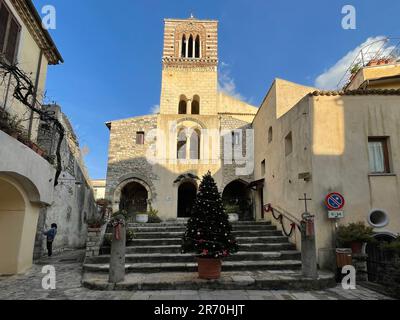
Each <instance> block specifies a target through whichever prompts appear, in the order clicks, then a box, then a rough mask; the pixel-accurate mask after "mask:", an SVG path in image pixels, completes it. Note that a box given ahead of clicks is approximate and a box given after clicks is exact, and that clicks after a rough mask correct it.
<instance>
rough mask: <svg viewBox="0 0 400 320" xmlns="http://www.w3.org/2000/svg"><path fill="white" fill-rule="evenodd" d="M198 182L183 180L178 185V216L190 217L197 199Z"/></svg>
mask: <svg viewBox="0 0 400 320" xmlns="http://www.w3.org/2000/svg"><path fill="white" fill-rule="evenodd" d="M196 194H197V184H196V182H194V181H192V180H185V181H183V182H182V183H181V184H180V185H179V187H178V214H177V216H178V218H190V216H191V211H192V206H193V203H194V201H195V199H196Z"/></svg>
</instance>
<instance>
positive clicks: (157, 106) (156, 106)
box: [151, 104, 160, 114]
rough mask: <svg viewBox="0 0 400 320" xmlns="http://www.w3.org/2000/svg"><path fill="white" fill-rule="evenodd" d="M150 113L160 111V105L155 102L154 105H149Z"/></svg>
mask: <svg viewBox="0 0 400 320" xmlns="http://www.w3.org/2000/svg"><path fill="white" fill-rule="evenodd" d="M151 113H153V114H157V113H160V105H158V104H155V105H154V106H152V107H151Z"/></svg>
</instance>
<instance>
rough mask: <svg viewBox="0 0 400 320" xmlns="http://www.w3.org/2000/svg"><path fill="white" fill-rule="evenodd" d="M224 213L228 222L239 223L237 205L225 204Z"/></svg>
mask: <svg viewBox="0 0 400 320" xmlns="http://www.w3.org/2000/svg"><path fill="white" fill-rule="evenodd" d="M225 212H226V213H227V214H228V219H229V221H230V222H236V221H239V212H240V207H239V205H232V204H227V205H225Z"/></svg>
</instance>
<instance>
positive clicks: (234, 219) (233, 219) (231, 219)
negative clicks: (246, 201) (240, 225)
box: [228, 213, 239, 222]
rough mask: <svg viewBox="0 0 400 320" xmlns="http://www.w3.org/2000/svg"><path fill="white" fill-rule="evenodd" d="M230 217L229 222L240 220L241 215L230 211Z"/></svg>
mask: <svg viewBox="0 0 400 320" xmlns="http://www.w3.org/2000/svg"><path fill="white" fill-rule="evenodd" d="M228 217H229V218H228V220H229V222H236V221H239V215H238V214H237V213H228Z"/></svg>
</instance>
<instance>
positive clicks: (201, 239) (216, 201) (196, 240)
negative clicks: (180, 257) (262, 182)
mask: <svg viewBox="0 0 400 320" xmlns="http://www.w3.org/2000/svg"><path fill="white" fill-rule="evenodd" d="M186 228H187V229H186V232H185V234H184V236H183V241H182V253H186V252H195V253H196V254H198V255H199V256H200V257H203V258H223V257H227V256H229V255H230V254H232V253H235V252H237V251H238V245H237V242H236V239H235V237H234V236H233V234H232V226H231V224H230V222H229V220H228V215H227V214H226V213H225V211H224V206H223V203H222V197H221V195H220V193H219V192H218V188H217V185H216V183H215V181H214V179H213V177H212V176H211V173H210V172H208V173H207V174H206V175H205V176H203V179H202V181H201V183H200V187H199V191H198V193H197V198H196V200H195V202H194V204H193V208H192V216H191V218H190V219H189V221H188V224H187V227H186Z"/></svg>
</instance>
